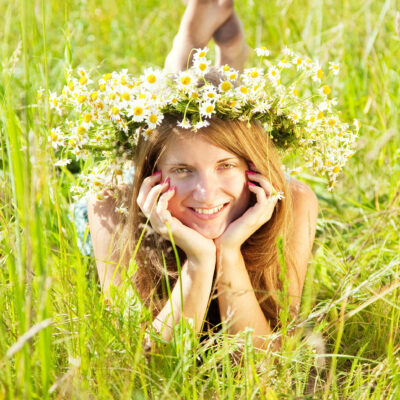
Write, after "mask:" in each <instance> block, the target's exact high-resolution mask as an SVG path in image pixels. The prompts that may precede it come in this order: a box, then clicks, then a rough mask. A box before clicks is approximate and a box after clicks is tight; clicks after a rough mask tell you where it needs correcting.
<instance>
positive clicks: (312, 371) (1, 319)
mask: <svg viewBox="0 0 400 400" xmlns="http://www.w3.org/2000/svg"><path fill="white" fill-rule="evenodd" d="M236 8H237V11H238V14H239V15H240V17H241V18H242V20H243V23H244V26H245V31H246V35H247V38H248V42H249V45H250V46H252V47H257V46H259V45H266V46H267V47H268V48H270V49H271V50H272V51H277V50H279V49H280V48H281V47H282V46H283V45H289V46H291V47H293V48H294V49H296V50H298V51H301V52H304V53H307V54H309V55H310V56H311V58H313V59H319V60H320V61H322V62H324V61H326V60H328V59H329V60H335V61H338V62H340V63H341V66H342V68H341V72H340V75H341V76H340V79H339V82H340V87H339V88H338V90H339V93H340V94H341V95H340V99H339V100H340V108H341V110H342V114H343V118H344V119H353V118H357V119H359V120H360V121H361V123H362V129H361V137H360V140H359V145H358V147H359V148H358V152H357V153H356V155H355V156H354V157H353V158H352V159H351V160H350V162H349V163H348V165H347V167H346V170H345V171H344V174H343V175H342V178H341V180H340V183H339V184H338V186H337V188H336V189H335V191H334V192H332V193H330V192H327V191H326V189H325V186H324V184H323V183H322V182H321V181H319V180H318V179H315V178H311V177H307V176H306V177H304V180H305V181H306V182H307V183H308V184H310V185H311V186H312V188H313V189H314V190H315V192H316V193H317V195H318V198H319V202H320V215H319V221H318V231H317V238H316V242H315V253H314V256H313V259H312V260H311V262H310V265H309V271H308V277H307V282H306V287H305V289H304V295H303V301H302V311H301V318H300V320H299V321H297V324H298V330H297V334H295V335H294V336H293V337H290V338H284V340H283V345H282V350H281V352H280V353H278V354H275V355H269V356H267V357H266V356H265V354H261V353H255V352H254V351H253V350H252V348H251V345H250V342H249V340H247V339H248V338H247V336H246V335H247V334H246V333H243V335H242V337H241V338H230V337H219V338H218V340H217V341H216V343H214V344H213V345H211V344H210V343H206V344H204V343H201V344H199V343H198V340H197V339H196V338H195V337H194V335H193V334H192V332H191V330H190V327H187V326H183V325H182V326H178V327H177V329H176V332H175V338H174V340H173V341H172V342H171V343H163V342H162V341H161V340H160V339H157V338H154V340H153V341H154V343H155V347H156V348H157V351H155V349H154V351H153V352H151V353H150V354H146V353H145V351H144V348H143V344H142V343H143V335H144V330H143V328H141V326H142V325H141V322H142V321H143V319H145V318H147V317H146V315H145V314H144V313H140V312H135V310H134V309H129V308H126V307H124V305H123V304H122V305H121V307H120V308H118V309H117V308H108V307H107V306H106V304H105V303H104V300H103V298H102V296H101V295H100V291H99V286H98V282H97V277H96V273H95V268H94V262H93V259H91V258H88V257H83V256H82V255H81V254H80V252H79V249H78V248H77V245H76V232H75V228H74V225H73V223H72V222H71V220H70V218H69V203H70V201H71V199H70V198H69V194H68V190H67V184H68V183H71V182H72V181H73V179H74V177H73V176H72V175H68V174H66V175H62V176H60V174H59V173H58V171H56V170H55V169H54V167H53V166H52V164H53V162H54V160H53V159H52V157H53V155H52V152H51V146H50V145H49V144H48V140H47V135H48V132H49V126H50V125H51V122H52V118H53V116H52V115H51V114H50V112H49V110H48V109H47V108H46V107H41V108H39V107H37V106H34V105H33V104H34V103H35V102H36V93H37V90H38V89H39V87H43V88H50V89H51V90H58V91H60V89H61V88H62V86H63V84H64V68H65V66H66V65H67V62H71V63H72V65H73V66H74V67H77V66H79V65H82V66H84V67H86V68H88V69H91V68H94V67H96V66H98V65H100V69H101V71H105V72H108V71H113V70H118V69H122V68H128V69H129V71H130V72H132V73H138V72H140V70H141V69H142V67H143V66H147V65H153V66H162V64H163V60H164V58H165V56H166V54H167V52H168V50H169V48H170V46H171V41H172V38H173V36H174V34H175V32H176V31H177V28H178V23H179V19H180V17H181V15H182V13H183V10H184V6H183V4H181V3H180V2H179V1H178V0H175V1H172V0H165V1H163V2H160V1H157V0H142V1H141V2H139V1H137V0H132V1H128V0H116V1H115V2H110V1H105V0H65V1H55V0H41V1H40V0H36V1H30V0H17V1H16V2H9V1H5V0H0V15H1V22H0V26H1V28H0V60H1V62H0V132H1V137H0V201H1V202H0V310H1V313H0V399H3V398H4V399H20V398H21V399H22V398H23V399H47V398H60V399H61V398H74V399H75V398H76V399H108V398H121V399H130V398H134V399H158V398H160V399H161V398H163V399H178V398H188V399H189V398H190V399H203V398H204V399H237V398H240V399H241V398H243V399H257V398H266V399H278V398H279V399H280V398H283V399H295V398H297V399H306V398H315V399H400V300H399V296H400V271H399V270H400V241H399V236H400V235H399V231H400V228H399V226H400V196H399V190H400V134H399V131H398V130H399V122H400V121H399V120H400V118H399V117H400V113H399V109H400V61H399V60H400V57H399V55H400V4H399V2H398V0H396V1H395V0H386V1H383V0H364V1H361V0H354V1H347V0H341V1H334V0H325V1H321V0H304V1H301V2H300V1H292V0H281V1H278V0H276V1H274V2H272V1H271V2H269V1H268V2H267V1H254V0H244V1H242V2H237V4H236ZM311 333H313V334H314V336H317V335H319V337H320V338H321V337H322V338H323V340H324V341H325V342H326V349H325V351H324V354H323V355H321V354H317V353H315V352H313V351H312V348H311V347H310V345H309V344H308V342H307V339H305V337H306V336H307V335H309V334H311ZM240 343H243V346H242V354H243V360H242V362H241V363H240V364H234V363H232V362H231V361H230V353H232V352H233V351H234V350H235V349H237V348H238V346H239V344H240ZM207 346H208V347H207ZM322 356H324V357H325V362H326V366H325V368H324V369H316V368H315V366H316V365H317V364H318V363H320V362H321V360H322V359H323V357H322ZM199 357H200V358H201V359H202V362H199ZM274 360H278V362H274Z"/></svg>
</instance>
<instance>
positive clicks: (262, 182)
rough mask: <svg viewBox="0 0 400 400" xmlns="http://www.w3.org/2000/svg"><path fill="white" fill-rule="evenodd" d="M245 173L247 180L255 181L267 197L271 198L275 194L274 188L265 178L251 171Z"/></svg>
mask: <svg viewBox="0 0 400 400" xmlns="http://www.w3.org/2000/svg"><path fill="white" fill-rule="evenodd" d="M246 172H247V177H248V179H251V180H252V181H255V182H257V183H259V184H260V186H261V187H262V188H263V189H264V190H265V193H266V195H267V197H270V196H272V195H273V194H274V193H275V192H276V190H275V189H274V187H273V186H272V185H271V183H270V182H269V181H268V179H267V178H265V176H263V175H261V174H257V173H254V172H253V171H246Z"/></svg>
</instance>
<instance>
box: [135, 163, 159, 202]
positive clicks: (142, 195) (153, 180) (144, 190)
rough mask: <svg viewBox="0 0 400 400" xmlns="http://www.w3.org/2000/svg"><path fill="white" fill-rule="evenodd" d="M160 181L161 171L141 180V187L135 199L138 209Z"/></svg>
mask: <svg viewBox="0 0 400 400" xmlns="http://www.w3.org/2000/svg"><path fill="white" fill-rule="evenodd" d="M160 181H161V171H157V172H155V173H154V174H153V175H151V176H148V177H146V178H144V179H143V182H142V185H141V186H140V190H139V194H138V197H137V199H136V202H137V204H138V205H139V207H142V206H143V204H144V202H145V201H146V199H147V197H148V195H149V193H150V190H151V189H152V188H153V187H154V185H156V184H157V183H158V182H160Z"/></svg>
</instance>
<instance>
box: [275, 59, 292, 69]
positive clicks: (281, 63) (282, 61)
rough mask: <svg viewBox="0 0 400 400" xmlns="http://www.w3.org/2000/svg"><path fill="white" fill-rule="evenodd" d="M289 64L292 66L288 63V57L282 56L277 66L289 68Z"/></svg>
mask: <svg viewBox="0 0 400 400" xmlns="http://www.w3.org/2000/svg"><path fill="white" fill-rule="evenodd" d="M291 66H292V64H291V63H290V61H289V59H288V58H286V57H284V58H281V59H280V60H279V63H278V68H280V69H286V68H290V67H291Z"/></svg>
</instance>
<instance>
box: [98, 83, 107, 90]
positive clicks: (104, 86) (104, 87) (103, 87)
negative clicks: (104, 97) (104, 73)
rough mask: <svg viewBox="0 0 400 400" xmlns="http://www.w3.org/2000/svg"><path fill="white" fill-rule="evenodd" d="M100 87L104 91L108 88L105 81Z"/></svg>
mask: <svg viewBox="0 0 400 400" xmlns="http://www.w3.org/2000/svg"><path fill="white" fill-rule="evenodd" d="M99 88H100V90H101V91H102V92H104V91H105V90H106V84H105V83H102V84H100V86H99Z"/></svg>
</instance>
